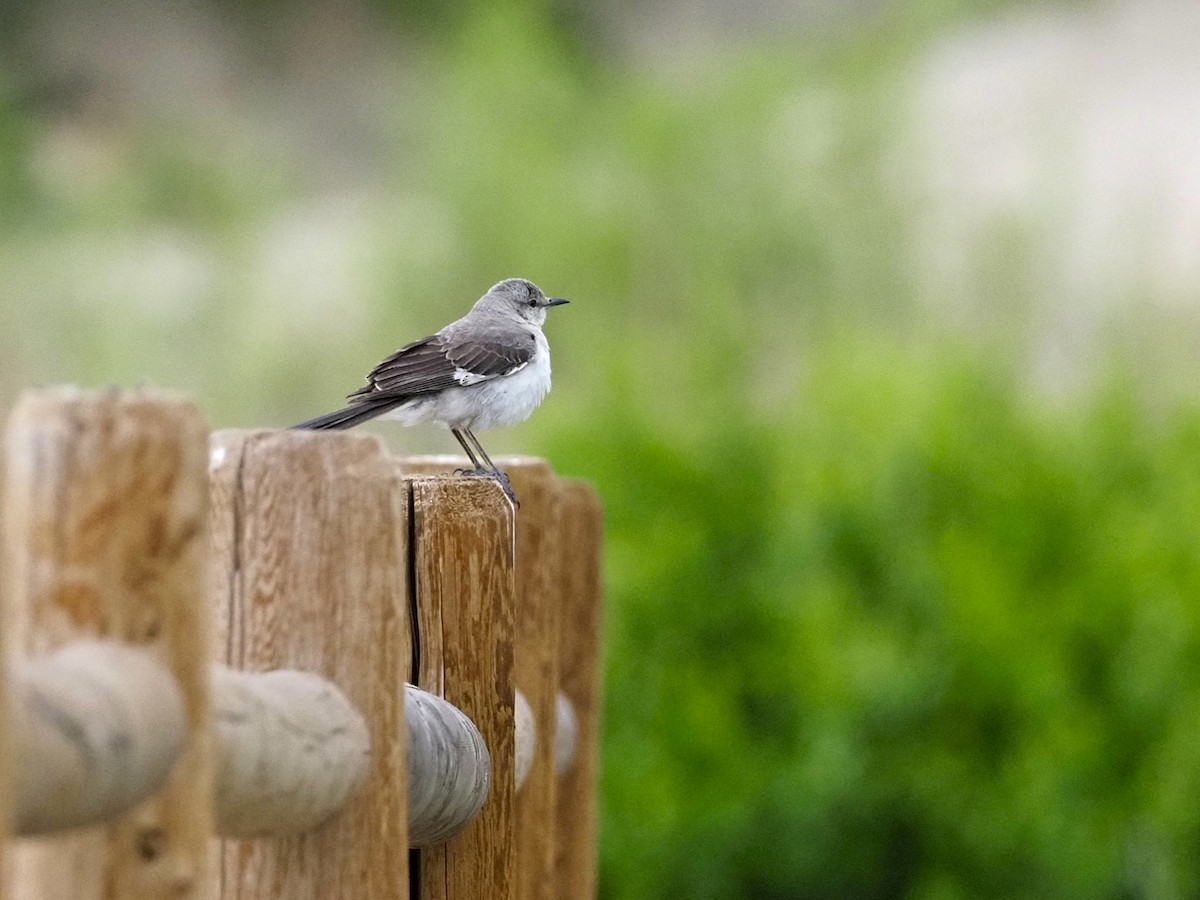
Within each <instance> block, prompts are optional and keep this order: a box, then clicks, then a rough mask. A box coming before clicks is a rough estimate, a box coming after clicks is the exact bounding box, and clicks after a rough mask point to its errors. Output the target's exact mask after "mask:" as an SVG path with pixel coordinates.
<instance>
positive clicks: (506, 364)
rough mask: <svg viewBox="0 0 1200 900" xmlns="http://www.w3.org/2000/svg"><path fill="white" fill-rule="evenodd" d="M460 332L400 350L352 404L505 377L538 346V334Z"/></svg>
mask: <svg viewBox="0 0 1200 900" xmlns="http://www.w3.org/2000/svg"><path fill="white" fill-rule="evenodd" d="M464 330H465V329H464ZM455 331H457V333H455ZM455 331H451V330H450V329H446V330H445V331H442V332H439V333H438V334H435V335H432V336H431V337H427V338H423V339H422V340H419V341H414V342H413V343H411V344H408V345H407V346H404V347H401V348H400V349H399V350H397V351H396V352H395V353H393V354H392V355H391V356H389V357H388V358H387V359H385V360H384V361H383V362H381V363H380V364H379V365H377V366H376V367H375V368H374V369H372V370H371V374H370V375H368V376H367V383H366V385H364V386H363V387H361V388H359V389H358V390H357V391H355V392H354V393H353V394H351V395H350V397H349V399H350V400H352V401H356V402H361V401H364V400H368V399H371V398H377V397H381V396H387V397H404V396H411V395H414V394H428V393H430V392H433V391H440V390H442V389H444V388H448V387H462V386H466V385H471V384H479V382H481V381H488V380H490V379H492V378H502V377H504V376H505V375H512V374H514V373H516V372H519V371H520V370H521V369H523V368H525V366H527V365H528V364H529V360H530V359H531V358H532V357H533V352H534V349H535V348H536V346H537V343H536V341H535V339H534V337H533V335H532V334H529V333H527V332H524V331H520V332H516V333H513V332H504V333H493V334H486V335H480V334H478V333H477V334H474V335H469V334H468V335H464V334H462V331H460V330H457V329H456V330H455Z"/></svg>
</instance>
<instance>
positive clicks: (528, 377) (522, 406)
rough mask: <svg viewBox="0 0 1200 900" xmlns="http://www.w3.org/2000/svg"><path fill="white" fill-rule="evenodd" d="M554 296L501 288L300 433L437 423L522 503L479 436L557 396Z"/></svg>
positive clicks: (516, 281) (401, 353)
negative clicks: (550, 332) (378, 421)
mask: <svg viewBox="0 0 1200 900" xmlns="http://www.w3.org/2000/svg"><path fill="white" fill-rule="evenodd" d="M566 302H567V301H566V300H564V299H563V298H562V297H547V296H546V295H545V294H543V293H542V292H541V291H540V290H539V289H538V288H537V286H536V285H534V284H532V283H531V282H528V281H526V280H525V279H524V278H509V279H508V280H507V281H501V282H500V283H499V284H496V285H493V286H492V288H491V289H490V290H489V291H488V292H487V293H486V294H484V295H483V296H482V297H480V298H479V300H478V301H477V302H476V303H475V305H474V306H473V307H472V308H471V311H470V312H469V313H467V314H466V315H465V316H463V317H462V318H461V319H459V320H458V321H457V322H451V323H450V324H449V325H447V326H446V327H445V328H443V329H442V330H441V331H439V332H438V333H437V334H434V335H431V336H430V337H427V338H422V339H421V340H419V341H414V342H413V343H411V344H408V345H407V346H404V347H401V348H400V349H399V350H397V351H396V352H395V353H393V354H392V355H391V356H389V357H388V358H387V359H385V360H384V361H383V362H381V363H380V364H379V365H377V366H376V367H375V368H374V369H372V370H371V373H370V374H369V375H368V376H367V383H366V385H365V386H363V387H361V388H359V389H358V390H357V391H355V392H354V393H352V394H350V395H349V396H348V397H347V399H348V400H349V401H350V403H349V404H348V405H347V406H346V407H344V408H343V409H339V410H337V411H336V412H331V413H327V414H325V415H323V416H317V417H316V418H315V419H309V420H308V421H307V422H301V423H300V424H299V425H294V426H292V427H293V428H312V429H327V428H351V427H353V426H354V425H357V424H359V423H360V422H365V421H367V420H368V419H374V418H375V417H376V416H383V417H385V418H389V419H397V420H399V421H400V422H403V423H404V424H405V425H417V424H420V423H424V422H437V423H438V424H440V425H445V426H446V427H448V428H449V429H450V433H451V434H453V435H454V437H455V439H456V440H457V441H458V442H459V444H461V445H462V448H463V450H465V451H466V452H467V457H468V458H469V459H470V460H471V464H472V465H473V466H474V467H475V468H474V470H473V474H478V475H491V476H493V477H495V478H496V479H498V480H499V481H500V484H501V485H502V486H503V488H504V491H505V493H506V494H508V496H509V497H510V498H512V499H513V500H514V501H515V500H516V498H515V497H514V496H513V493H512V487H511V486H510V485H509V483H508V476H506V475H505V474H504V473H503V472H501V471H500V470H499V469H498V468H496V464H495V463H493V462H492V461H491V459H490V458H489V457H488V455H487V452H486V451H485V450H484V449H483V446H482V445H481V444H480V443H479V439H478V438H477V437H475V435H474V431H475V430H479V431H483V430H485V429H488V428H497V427H504V426H506V425H515V424H517V423H518V422H524V421H525V420H526V419H527V418H529V415H530V413H532V412H533V411H534V409H536V408H537V405H538V404H539V403H541V402H542V398H543V397H545V396H546V394H547V393H548V392H549V390H550V345H549V344H547V343H546V336H545V335H544V334H542V324H543V323H544V322H545V321H546V310H548V309H549V308H550V307H551V306H560V305H562V304H563V303H566Z"/></svg>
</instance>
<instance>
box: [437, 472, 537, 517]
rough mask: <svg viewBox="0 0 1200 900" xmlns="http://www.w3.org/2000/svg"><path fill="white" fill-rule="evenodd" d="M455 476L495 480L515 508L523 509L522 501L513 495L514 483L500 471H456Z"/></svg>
mask: <svg viewBox="0 0 1200 900" xmlns="http://www.w3.org/2000/svg"><path fill="white" fill-rule="evenodd" d="M454 474H455V475H459V476H462V477H463V478H494V479H496V482H497V483H498V484H499V485H500V489H501V490H502V491H504V496H506V497H507V498H508V499H509V500H511V501H512V502H513V506H515V507H516V508H517V509H520V508H521V501H520V500H518V499H517V495H516V494H515V493H513V488H512V482H511V481H509V480H508V476H507V475H505V474H504V473H503V472H501V471H500V470H499V469H455V470H454Z"/></svg>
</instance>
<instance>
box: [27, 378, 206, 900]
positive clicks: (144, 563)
mask: <svg viewBox="0 0 1200 900" xmlns="http://www.w3.org/2000/svg"><path fill="white" fill-rule="evenodd" d="M207 439H208V429H207V427H206V425H205V422H204V419H203V417H202V416H201V415H200V413H199V412H198V411H197V410H196V409H195V407H193V406H192V405H191V404H190V403H188V402H185V401H183V400H181V399H178V398H176V397H173V396H170V395H167V394H162V393H158V392H153V391H133V392H129V393H120V392H117V391H103V392H95V393H83V392H79V391H76V390H72V389H54V390H44V391H36V392H32V393H30V394H28V395H26V396H25V397H24V398H22V400H21V402H20V403H19V404H18V406H17V408H16V409H15V410H14V412H13V415H12V418H11V420H10V424H9V430H8V435H7V445H6V446H7V460H6V462H7V471H6V479H5V484H6V491H5V505H6V513H7V527H6V546H5V562H4V566H3V569H4V577H5V578H6V585H7V595H8V598H9V602H10V603H11V604H12V610H11V613H12V616H11V618H12V619H13V620H14V621H13V627H14V630H15V631H16V633H17V636H18V638H19V640H20V642H21V643H23V644H24V646H25V648H26V652H27V653H28V654H30V655H31V656H34V657H36V656H38V655H41V654H46V653H49V652H51V651H53V650H55V649H57V648H59V647H61V646H63V645H64V644H66V643H68V642H70V641H73V640H78V639H82V638H112V639H116V640H119V641H122V642H125V643H128V644H133V645H140V646H142V647H144V648H145V649H146V650H147V651H150V652H152V653H153V654H154V655H156V656H157V657H158V658H159V659H160V660H161V662H162V663H163V664H164V666H165V667H166V669H167V670H169V671H170V673H171V674H172V675H173V676H174V680H175V682H176V684H177V685H178V687H179V690H180V693H181V695H182V698H183V707H184V715H185V720H186V735H185V739H184V749H183V753H182V756H181V758H180V761H179V763H178V764H177V765H176V766H175V767H174V769H173V771H172V774H171V776H170V777H169V779H168V781H167V783H166V784H165V786H164V787H163V788H162V789H161V790H160V791H159V792H158V793H157V794H156V795H154V796H153V797H152V798H151V799H149V800H147V801H145V802H144V803H142V804H140V805H139V806H138V807H136V808H135V809H134V810H132V811H131V812H129V813H127V814H125V815H123V816H121V817H120V818H119V819H117V820H116V821H113V822H111V823H109V824H108V825H106V826H104V827H93V828H88V829H85V830H77V831H73V832H68V833H65V834H62V835H58V836H54V837H49V838H44V839H39V840H37V841H32V842H29V843H27V844H25V845H23V846H21V847H20V848H19V849H18V850H17V851H16V852H15V853H14V854H13V856H14V860H13V869H14V879H13V896H14V897H16V898H20V900H50V898H62V897H70V898H72V900H89V898H101V897H103V898H114V897H116V898H121V900H143V898H147V900H148V898H161V900H166V898H174V900H180V898H189V897H191V898H198V897H200V896H201V891H202V889H203V878H204V872H205V856H206V850H207V841H208V835H209V833H210V831H211V829H212V793H211V777H212V766H211V759H210V754H209V741H208V737H209V707H208V687H209V682H208V647H207V635H208V609H207V606H206V604H205V603H204V599H203V598H204V588H205V581H206V577H207V572H206V569H205V554H206V550H207V541H208V534H207V528H206V510H207V498H208V491H207V476H206V459H207Z"/></svg>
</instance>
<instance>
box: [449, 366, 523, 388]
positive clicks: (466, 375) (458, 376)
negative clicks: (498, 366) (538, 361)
mask: <svg viewBox="0 0 1200 900" xmlns="http://www.w3.org/2000/svg"><path fill="white" fill-rule="evenodd" d="M527 365H529V363H527V362H523V363H521V364H520V365H517V366H513V367H512V368H511V369H509V370H508V371H507V372H503V373H501V374H500V375H499V376H498V377H500V378H504V377H507V376H508V375H515V374H516V373H517V372H520V371H521V370H522V369H523V368H525V367H526V366H527ZM495 377H497V376H494V375H480V374H479V373H478V372H469V371H467V370H466V369H464V368H462V367H461V366H460V367H459V368H457V369H455V370H454V380H455V381H457V382H458V383H459V384H461V385H463V386H464V387H465V386H466V385H469V384H479V382H481V381H488V380H490V379H492V378H495Z"/></svg>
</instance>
